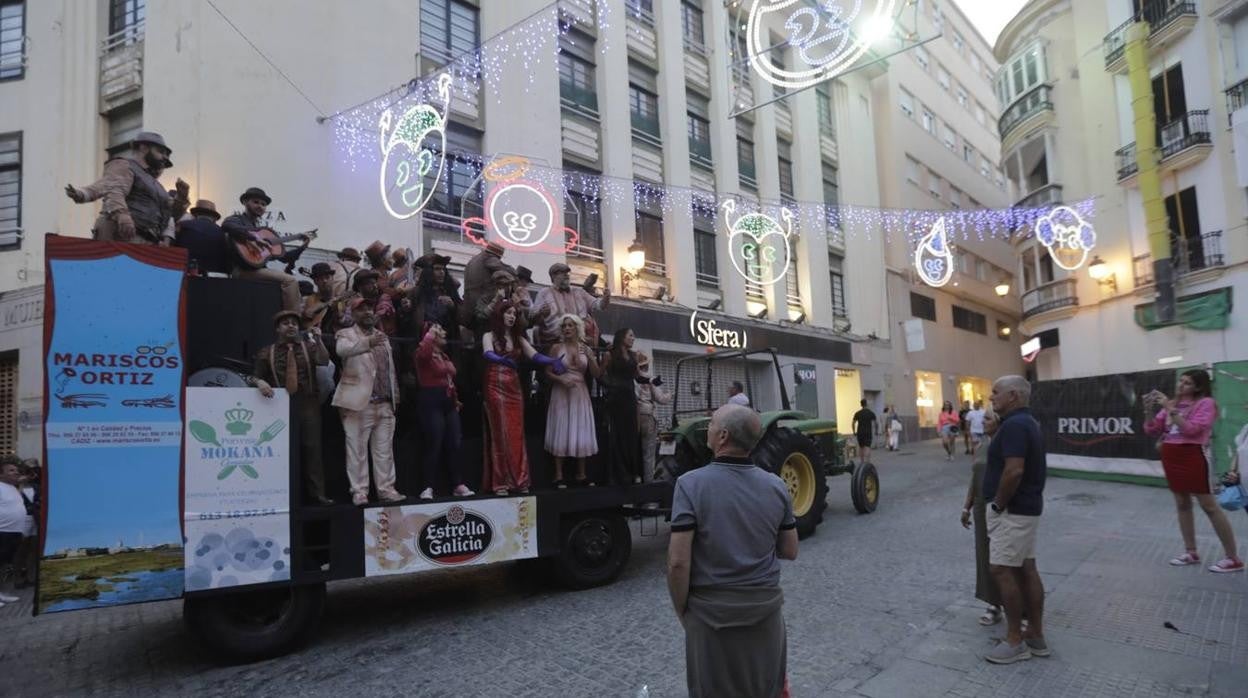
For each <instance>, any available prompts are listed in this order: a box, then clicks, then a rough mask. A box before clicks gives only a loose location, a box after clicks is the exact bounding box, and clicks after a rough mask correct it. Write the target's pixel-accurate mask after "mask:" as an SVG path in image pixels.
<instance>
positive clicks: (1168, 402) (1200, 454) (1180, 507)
mask: <svg viewBox="0 0 1248 698" xmlns="http://www.w3.org/2000/svg"><path fill="white" fill-rule="evenodd" d="M1176 393H1177V395H1176V396H1175V397H1174V399H1171V398H1168V397H1166V395H1165V394H1164V393H1162V392H1160V391H1157V390H1154V391H1152V392H1151V393H1149V394H1148V395H1145V396H1144V404H1145V408H1146V409H1147V408H1148V407H1149V406H1150V405H1151V406H1152V407H1153V408H1154V409H1158V412H1157V414H1156V415H1154V416H1153V418H1152V419H1150V420H1148V421H1147V422H1145V424H1144V431H1145V433H1147V434H1149V435H1150V436H1161V466H1162V468H1163V469H1164V470H1165V473H1166V482H1167V483H1168V484H1169V485H1170V491H1171V492H1173V493H1174V504H1175V508H1176V509H1177V511H1178V517H1179V532H1180V533H1181V534H1182V535H1183V545H1184V547H1185V550H1184V552H1183V554H1182V555H1179V556H1178V557H1176V558H1174V559H1173V560H1171V561H1170V564H1171V565H1174V566H1175V567H1182V566H1185V565H1197V564H1200V555H1199V554H1198V552H1197V550H1196V521H1195V517H1194V516H1193V514H1192V498H1193V497H1195V498H1196V502H1197V503H1198V504H1199V505H1200V508H1201V509H1203V510H1204V512H1205V515H1206V516H1208V517H1209V523H1210V524H1212V525H1213V530H1214V531H1215V532H1216V533H1217V534H1218V540H1220V541H1221V542H1222V547H1223V549H1224V551H1225V553H1226V557H1225V558H1223V559H1222V560H1219V561H1218V562H1217V563H1215V564H1213V565H1210V567H1209V571H1210V572H1242V571H1243V570H1244V563H1243V561H1242V560H1240V559H1239V556H1238V555H1237V554H1236V547H1235V532H1234V531H1232V530H1231V522H1230V521H1229V520H1228V519H1227V518H1226V513H1225V512H1223V511H1222V510H1221V509H1220V508H1219V507H1218V500H1217V497H1215V496H1214V494H1213V490H1212V487H1211V482H1210V471H1209V468H1210V466H1209V460H1208V458H1207V457H1206V455H1205V449H1206V447H1207V446H1208V445H1209V438H1210V436H1211V435H1212V433H1213V423H1214V421H1216V420H1217V417H1218V406H1217V404H1215V403H1214V401H1213V397H1211V390H1210V382H1209V374H1208V373H1206V372H1205V371H1204V370H1201V369H1193V370H1191V371H1185V372H1184V373H1183V375H1181V376H1179V385H1178V388H1177V389H1176Z"/></svg>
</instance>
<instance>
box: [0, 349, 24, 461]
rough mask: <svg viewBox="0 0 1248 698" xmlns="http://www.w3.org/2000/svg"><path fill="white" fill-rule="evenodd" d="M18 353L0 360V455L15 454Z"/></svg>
mask: <svg viewBox="0 0 1248 698" xmlns="http://www.w3.org/2000/svg"><path fill="white" fill-rule="evenodd" d="M19 355H20V353H19V352H16V351H14V352H8V353H7V355H6V356H5V357H4V358H0V453H17V421H18V420H17V375H18V374H17V367H18V357H19Z"/></svg>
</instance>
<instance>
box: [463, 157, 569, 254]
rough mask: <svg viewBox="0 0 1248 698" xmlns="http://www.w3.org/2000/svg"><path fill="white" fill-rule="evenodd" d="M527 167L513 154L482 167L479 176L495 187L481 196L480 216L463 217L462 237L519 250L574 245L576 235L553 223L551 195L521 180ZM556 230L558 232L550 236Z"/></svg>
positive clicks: (563, 248)
mask: <svg viewBox="0 0 1248 698" xmlns="http://www.w3.org/2000/svg"><path fill="white" fill-rule="evenodd" d="M528 169H529V164H528V161H527V160H525V159H524V158H520V157H516V156H505V157H500V158H497V159H495V160H494V161H492V162H490V163H489V164H488V165H486V166H485V168H484V169H483V170H482V173H481V174H482V178H483V179H485V180H486V181H488V182H491V183H493V184H494V185H495V186H494V187H493V188H492V189H491V190H490V193H489V194H488V195H487V196H486V198H485V207H484V217H473V218H465V219H464V222H463V223H462V224H461V225H460V230H462V231H463V233H464V237H466V238H468V239H469V240H470V241H472V242H473V243H475V244H477V245H481V246H482V247H485V246H486V245H487V244H489V242H490V240H491V239H492V240H493V241H494V242H495V243H496V244H499V245H502V246H503V247H511V248H514V249H521V250H526V249H527V250H535V249H536V250H540V251H545V252H567V251H569V250H571V249H572V248H574V247H576V245H577V243H578V242H579V241H580V235H578V234H577V232H576V231H575V230H573V229H571V228H567V227H559V226H558V225H557V223H558V216H559V211H560V208H559V206H558V205H556V203H555V200H554V197H552V196H551V195H550V193H549V192H547V191H546V190H545V189H544V188H542V186H541V185H540V184H538V183H536V182H533V181H530V180H526V179H521V177H523V176H524V175H525V174H526V173H527V172H528ZM556 231H560V232H561V235H559V236H558V237H552V233H555V232H556Z"/></svg>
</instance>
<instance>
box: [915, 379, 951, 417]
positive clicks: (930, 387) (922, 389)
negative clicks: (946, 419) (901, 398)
mask: <svg viewBox="0 0 1248 698" xmlns="http://www.w3.org/2000/svg"><path fill="white" fill-rule="evenodd" d="M914 394H915V398H914V405H915V407H917V408H918V411H919V426H920V427H935V426H936V418H937V415H938V414H940V406H941V404H942V403H944V393H943V391H942V390H941V384H940V374H939V373H936V372H934V371H915V372H914Z"/></svg>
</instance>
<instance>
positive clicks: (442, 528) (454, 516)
mask: <svg viewBox="0 0 1248 698" xmlns="http://www.w3.org/2000/svg"><path fill="white" fill-rule="evenodd" d="M493 541H494V527H493V526H492V525H491V524H490V520H489V519H487V518H485V517H484V516H482V515H480V514H478V513H476V512H474V511H468V510H467V509H464V508H463V507H462V506H460V505H458V504H456V505H454V506H452V507H451V508H450V509H447V510H446V513H445V514H442V515H441V516H435V517H434V518H432V519H430V520H429V521H428V522H427V523H426V524H425V526H424V528H422V529H421V531H420V536H419V538H418V543H417V549H418V550H419V551H420V554H421V556H422V557H424V558H425V559H426V560H428V561H429V562H432V563H434V564H435V565H448V566H451V565H463V564H467V563H469V562H472V561H473V560H475V559H477V558H478V557H481V556H482V555H484V554H485V551H487V550H489V549H490V543H492V542H493Z"/></svg>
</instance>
